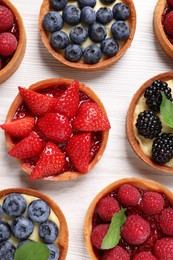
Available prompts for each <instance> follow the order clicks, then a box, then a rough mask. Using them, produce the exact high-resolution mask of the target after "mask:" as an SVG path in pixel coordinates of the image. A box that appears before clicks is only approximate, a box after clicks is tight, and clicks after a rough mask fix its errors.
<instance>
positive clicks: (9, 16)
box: [0, 5, 14, 32]
mask: <svg viewBox="0 0 173 260" xmlns="http://www.w3.org/2000/svg"><path fill="white" fill-rule="evenodd" d="M13 23H14V16H13V13H12V12H11V10H10V9H8V8H7V7H5V6H3V5H0V32H5V31H7V30H9V29H11V28H12V26H13Z"/></svg>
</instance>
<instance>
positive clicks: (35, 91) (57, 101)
mask: <svg viewBox="0 0 173 260" xmlns="http://www.w3.org/2000/svg"><path fill="white" fill-rule="evenodd" d="M1 128H2V129H3V130H5V136H6V143H7V147H8V149H9V151H8V153H9V154H10V155H11V156H13V157H15V158H16V159H17V160H18V161H19V163H20V164H21V167H22V169H23V170H24V171H26V172H27V173H29V174H30V175H29V178H30V179H31V180H37V179H43V178H44V179H48V180H53V181H64V180H71V179H75V178H78V177H80V176H82V175H84V174H86V173H87V172H88V171H90V170H91V169H92V168H93V167H94V165H95V164H96V163H97V161H98V160H99V159H100V158H101V156H102V154H103V152H104V150H105V148H106V144H107V140H108V133H109V129H110V123H109V120H108V117H107V115H106V111H105V108H104V106H103V104H102V102H101V101H100V99H99V98H98V96H97V95H96V94H95V93H94V92H93V91H92V90H91V89H90V88H88V87H86V86H85V85H84V84H83V83H81V82H78V81H77V80H72V79H63V78H54V79H48V80H43V81H40V82H37V83H35V84H33V85H31V86H30V87H29V89H25V88H22V87H19V94H18V95H17V97H16V98H15V99H14V101H13V103H12V105H11V107H10V109H9V112H8V114H7V118H6V123H5V124H2V125H1Z"/></svg>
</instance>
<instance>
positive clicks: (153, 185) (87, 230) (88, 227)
mask: <svg viewBox="0 0 173 260" xmlns="http://www.w3.org/2000/svg"><path fill="white" fill-rule="evenodd" d="M123 184H130V185H132V186H135V187H137V188H140V189H144V190H150V191H157V192H160V193H164V194H165V195H166V196H167V198H168V199H169V201H170V202H171V203H173V193H172V192H171V191H169V190H168V189H167V188H165V187H164V186H162V185H161V184H159V183H157V182H154V181H151V180H148V179H142V178H125V179H120V180H118V181H115V182H113V183H111V184H110V185H108V186H107V187H105V188H104V189H103V190H102V191H100V192H99V193H98V194H97V195H96V197H95V198H94V199H93V201H92V202H91V204H90V206H89V208H88V210H87V213H86V216H85V221H84V238H85V244H86V248H87V250H88V253H89V255H90V257H91V259H92V260H98V258H97V256H96V254H95V253H94V250H93V246H92V243H91V238H90V237H91V231H92V216H93V214H94V210H95V208H96V205H97V203H98V202H99V200H100V199H101V198H102V197H105V196H106V195H108V194H109V193H111V192H112V191H113V190H115V189H117V188H119V187H120V186H121V185H123Z"/></svg>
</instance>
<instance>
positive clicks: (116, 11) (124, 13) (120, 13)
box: [112, 3, 130, 21]
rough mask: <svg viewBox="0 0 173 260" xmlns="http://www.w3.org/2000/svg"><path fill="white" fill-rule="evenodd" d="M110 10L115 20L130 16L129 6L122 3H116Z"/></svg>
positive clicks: (125, 18) (122, 19) (123, 19)
mask: <svg viewBox="0 0 173 260" xmlns="http://www.w3.org/2000/svg"><path fill="white" fill-rule="evenodd" d="M112 12H113V16H114V18H115V20H121V21H125V20H127V19H128V18H129V16H130V9H129V7H128V6H127V5H125V4H123V3H118V4H116V5H114V7H113V9H112Z"/></svg>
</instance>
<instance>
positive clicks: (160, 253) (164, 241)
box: [154, 237, 173, 260]
mask: <svg viewBox="0 0 173 260" xmlns="http://www.w3.org/2000/svg"><path fill="white" fill-rule="evenodd" d="M154 255H155V257H156V258H157V259H160V260H172V259H173V238H171V237H164V238H161V239H160V240H158V241H157V242H156V244H155V245H154Z"/></svg>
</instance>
